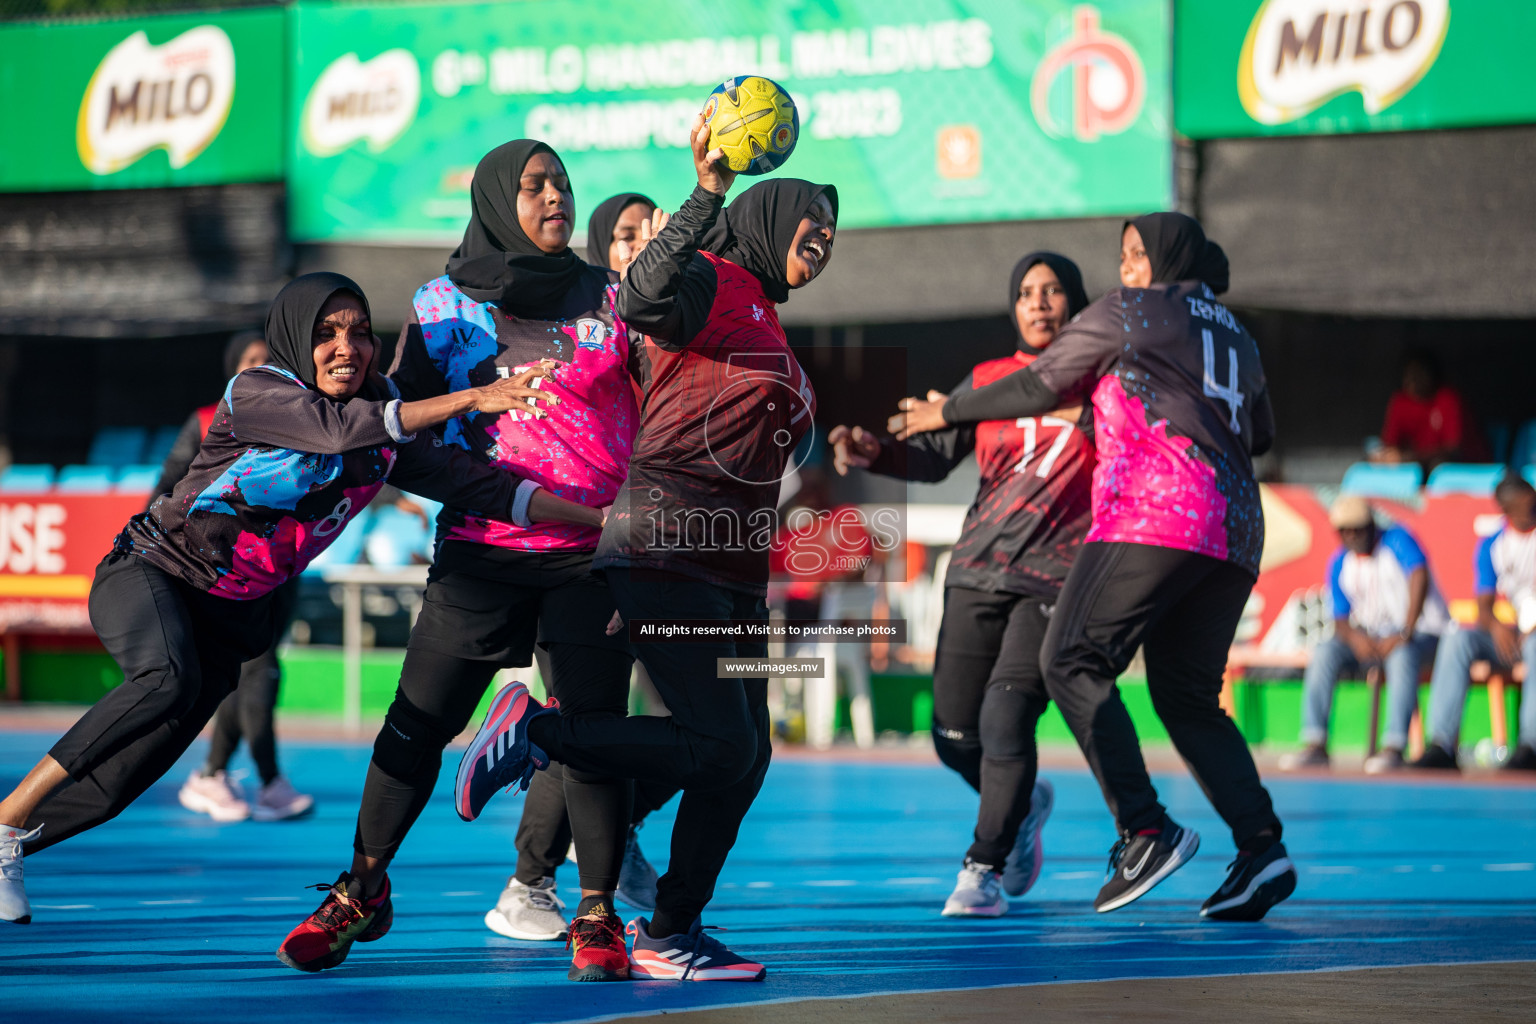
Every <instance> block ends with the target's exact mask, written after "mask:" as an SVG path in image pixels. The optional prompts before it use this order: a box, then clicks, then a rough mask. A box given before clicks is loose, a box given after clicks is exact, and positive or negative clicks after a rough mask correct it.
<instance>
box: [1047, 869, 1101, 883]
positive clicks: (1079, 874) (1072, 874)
mask: <svg viewBox="0 0 1536 1024" xmlns="http://www.w3.org/2000/svg"><path fill="white" fill-rule="evenodd" d="M1098 875H1099V873H1098V872H1097V871H1053V872H1051V879H1052V880H1053V881H1062V882H1071V881H1075V880H1077V879H1079V878H1097V877H1098Z"/></svg>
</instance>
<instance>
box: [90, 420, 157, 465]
mask: <svg viewBox="0 0 1536 1024" xmlns="http://www.w3.org/2000/svg"><path fill="white" fill-rule="evenodd" d="M148 440H149V431H148V430H147V429H145V428H144V427H102V428H101V429H100V430H98V431H96V436H95V437H94V438H92V439H91V453H90V455H88V456H86V459H85V461H86V462H88V463H90V464H91V465H93V466H127V465H131V464H133V463H135V462H138V461H139V460H140V459H141V458H142V456H143V455H144V444H145V442H147V441H148Z"/></svg>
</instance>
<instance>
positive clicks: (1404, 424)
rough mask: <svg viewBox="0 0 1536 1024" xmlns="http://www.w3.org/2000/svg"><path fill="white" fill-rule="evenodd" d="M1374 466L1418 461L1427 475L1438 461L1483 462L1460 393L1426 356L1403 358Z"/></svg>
mask: <svg viewBox="0 0 1536 1024" xmlns="http://www.w3.org/2000/svg"><path fill="white" fill-rule="evenodd" d="M1370 456H1371V460H1372V461H1374V462H1418V463H1420V464H1422V465H1423V466H1424V472H1426V473H1428V472H1429V471H1430V470H1431V469H1432V468H1434V467H1435V466H1436V465H1438V464H1439V463H1442V462H1482V461H1484V460H1486V459H1487V458H1488V446H1487V445H1486V444H1484V443H1483V439H1482V435H1481V434H1480V433H1479V432H1478V430H1477V428H1476V426H1475V424H1474V423H1473V422H1472V418H1471V416H1470V415H1469V414H1468V412H1467V410H1466V408H1465V403H1464V402H1463V401H1462V398H1461V394H1460V393H1459V392H1458V391H1457V390H1456V389H1455V388H1453V387H1451V386H1450V385H1449V384H1447V383H1445V379H1444V375H1443V374H1442V373H1441V369H1440V361H1439V360H1438V359H1436V358H1435V357H1434V355H1432V354H1431V353H1429V352H1424V351H1414V352H1410V353H1408V356H1407V358H1406V359H1405V360H1404V361H1403V381H1402V386H1401V387H1399V388H1398V390H1397V391H1396V392H1395V393H1394V394H1393V395H1392V398H1391V399H1390V400H1389V401H1388V402H1387V419H1386V423H1385V424H1384V425H1383V426H1382V428H1381V447H1380V448H1378V449H1376V450H1375V451H1372V452H1371V453H1370Z"/></svg>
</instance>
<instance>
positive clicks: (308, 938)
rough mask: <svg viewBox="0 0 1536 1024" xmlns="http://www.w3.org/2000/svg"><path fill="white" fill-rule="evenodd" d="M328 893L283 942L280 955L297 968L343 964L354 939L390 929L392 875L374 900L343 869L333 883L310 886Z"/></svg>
mask: <svg viewBox="0 0 1536 1024" xmlns="http://www.w3.org/2000/svg"><path fill="white" fill-rule="evenodd" d="M305 888H306V889H319V890H320V891H321V892H324V893H325V894H326V896H325V899H324V900H323V901H322V902H321V904H320V906H319V909H317V910H316V911H315V912H314V913H313V914H310V915H309V917H308V918H306V919H305V920H304V923H303V924H300V925H299V926H298V927H297V928H295V929H294V930H293V931H291V932H289V933H288V937H287V938H286V939H284V940H283V944H282V945H281V946H278V947H277V958H278V959H279V960H281V961H282V962H283V963H285V964H287V965H288V966H289V967H292V968H293V969H294V970H296V971H310V972H314V971H324V970H327V969H329V968H332V967H340V966H341V963H342V961H344V960H345V959H346V958H347V954H348V953H350V952H351V951H352V943H354V942H373V941H374V940H375V939H382V938H383V937H384V936H385V935H386V934H388V932H389V926H390V925H391V924H393V923H394V920H395V908H394V904H392V903H391V902H390V900H389V889H390V886H389V876H388V875H385V876H384V888H382V889H380V890H379V894H378V895H377V896H375V897H373V898H372V899H364V898H363V897H362V888H363V886H362V883H361V882H359V881H356V880H355V879H353V877H352V876H351V875H350V874H348V873H347V872H345V871H343V872H342V873H341V877H339V878H337V879H336V882H335V884H334V885H324V884H321V885H308V886H305Z"/></svg>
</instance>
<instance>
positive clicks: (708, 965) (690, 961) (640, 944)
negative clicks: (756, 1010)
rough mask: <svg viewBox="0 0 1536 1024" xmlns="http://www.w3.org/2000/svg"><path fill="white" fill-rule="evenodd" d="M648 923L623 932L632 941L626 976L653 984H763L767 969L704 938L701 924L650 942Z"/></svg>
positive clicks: (632, 924) (640, 920)
mask: <svg viewBox="0 0 1536 1024" xmlns="http://www.w3.org/2000/svg"><path fill="white" fill-rule="evenodd" d="M650 925H651V923H650V922H649V921H647V920H646V919H645V918H643V917H637V918H635V919H634V920H633V921H631V922H629V927H628V928H627V929H625V930H626V931H627V932H629V935H630V938H631V939H632V940H633V942H632V944H631V945H632V948H631V950H630V954H629V976H630V977H631V978H636V979H639V980H642V981H643V980H645V979H650V980H653V981H762V980H763V979H764V978H766V977H767V976H768V968H766V967H764V966H763V965H762V964H759V963H753V962H752V961H751V960H747V959H745V958H744V957H739V956H737V955H736V954H735V953H732V952H731V951H730V950H729V949H726V948H725V943H723V942H721V941H720V940H719V939H717V938H715V937H714V936H712V935H708V934H705V926H704V923H703V921H702V920H696V921H694V922H693V927H692V928H690V929H688V931H687V932H683V933H679V934H677V935H668V936H666V937H665V938H660V939H656V938H652V937H651V932H650Z"/></svg>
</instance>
